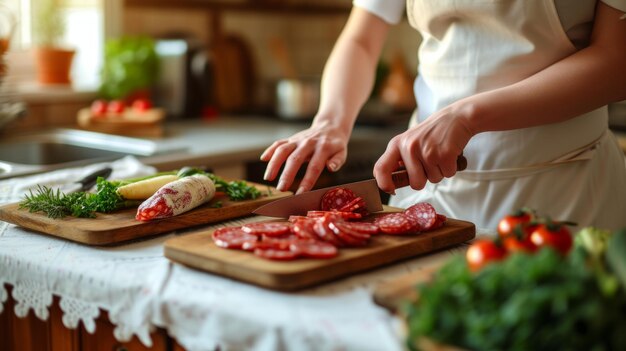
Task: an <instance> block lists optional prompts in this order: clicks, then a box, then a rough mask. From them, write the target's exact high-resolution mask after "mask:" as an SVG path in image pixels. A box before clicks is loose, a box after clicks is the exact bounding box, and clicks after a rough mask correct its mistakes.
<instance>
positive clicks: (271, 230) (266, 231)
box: [241, 222, 291, 237]
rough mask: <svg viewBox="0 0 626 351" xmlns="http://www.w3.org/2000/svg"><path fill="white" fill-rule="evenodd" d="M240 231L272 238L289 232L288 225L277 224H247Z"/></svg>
mask: <svg viewBox="0 0 626 351" xmlns="http://www.w3.org/2000/svg"><path fill="white" fill-rule="evenodd" d="M241 229H242V230H243V231H244V232H246V233H249V234H253V235H267V236H273V237H277V236H283V235H285V234H288V233H289V232H290V231H291V229H290V227H289V224H287V223H279V222H256V223H248V224H245V225H243V226H242V227H241Z"/></svg>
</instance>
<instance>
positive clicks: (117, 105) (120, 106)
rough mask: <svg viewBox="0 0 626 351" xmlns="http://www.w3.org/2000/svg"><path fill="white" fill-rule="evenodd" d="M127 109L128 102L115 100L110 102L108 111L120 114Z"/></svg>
mask: <svg viewBox="0 0 626 351" xmlns="http://www.w3.org/2000/svg"><path fill="white" fill-rule="evenodd" d="M125 109H126V104H124V101H121V100H113V101H111V102H109V108H108V109H107V111H108V112H109V113H114V114H120V113H122V112H124V110H125Z"/></svg>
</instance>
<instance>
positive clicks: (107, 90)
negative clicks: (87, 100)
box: [99, 37, 159, 103]
mask: <svg viewBox="0 0 626 351" xmlns="http://www.w3.org/2000/svg"><path fill="white" fill-rule="evenodd" d="M158 74H159V58H158V56H157V53H156V49H155V42H154V40H153V39H151V38H145V37H122V38H117V39H110V40H108V41H107V43H106V45H105V48H104V66H103V67H102V72H101V78H102V85H101V86H100V94H99V95H100V96H101V97H102V98H104V99H107V100H125V101H126V102H127V103H130V102H132V101H133V100H135V99H140V98H143V99H149V97H150V88H151V87H152V85H153V84H154V83H155V82H156V80H157V78H158Z"/></svg>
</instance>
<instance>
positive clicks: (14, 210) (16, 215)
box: [0, 182, 291, 245]
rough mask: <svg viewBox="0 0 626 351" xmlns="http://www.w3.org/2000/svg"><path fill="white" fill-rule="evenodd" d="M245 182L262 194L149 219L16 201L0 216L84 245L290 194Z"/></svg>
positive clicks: (182, 224) (248, 208)
mask: <svg viewBox="0 0 626 351" xmlns="http://www.w3.org/2000/svg"><path fill="white" fill-rule="evenodd" d="M248 183H249V184H252V185H255V186H256V187H257V188H258V189H259V191H261V194H262V196H261V197H259V198H257V199H254V200H246V201H230V200H228V198H227V197H225V196H224V197H222V196H218V197H216V198H214V199H213V200H211V201H210V202H209V203H207V204H205V205H203V206H200V207H198V208H195V209H193V210H191V211H189V212H186V213H183V214H180V215H178V216H174V217H171V218H164V219H157V220H154V221H149V222H140V221H138V220H136V219H135V214H136V213H137V209H136V208H129V209H126V210H121V211H117V212H113V213H108V214H102V213H99V214H98V215H97V217H96V218H74V217H65V218H62V219H51V218H48V217H46V216H45V215H44V214H41V213H30V212H28V210H20V209H18V206H19V204H17V203H15V204H9V205H4V206H1V207H0V220H2V221H5V222H9V223H13V224H17V225H19V226H22V227H24V228H27V229H31V230H34V231H37V232H41V233H44V234H49V235H53V236H56V237H59V238H64V239H68V240H72V241H76V242H79V243H83V244H87V245H110V244H117V243H121V242H124V241H128V240H134V239H140V238H145V237H149V236H153V235H156V234H161V233H167V232H171V231H173V230H177V229H183V228H189V227H193V226H197V225H200V224H207V223H214V222H220V221H223V220H227V219H232V218H237V217H242V216H246V215H250V214H251V213H252V211H254V210H255V209H256V208H257V207H259V206H261V205H264V204H266V203H268V202H271V201H274V200H277V199H279V198H282V197H285V196H288V195H291V193H290V192H279V191H278V190H276V189H275V188H268V187H267V186H265V185H261V184H255V183H251V182H248ZM216 201H221V202H222V207H221V208H213V207H211V206H212V205H213V204H215V202H216Z"/></svg>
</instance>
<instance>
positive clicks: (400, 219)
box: [378, 213, 417, 235]
mask: <svg viewBox="0 0 626 351" xmlns="http://www.w3.org/2000/svg"><path fill="white" fill-rule="evenodd" d="M378 227H379V228H380V231H381V232H383V233H385V234H389V235H404V234H409V233H414V232H416V231H417V230H416V228H415V226H414V225H413V224H412V223H411V221H410V220H409V219H408V218H407V216H406V215H404V214H403V213H391V214H388V215H385V216H383V217H381V218H380V219H379V220H378Z"/></svg>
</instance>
